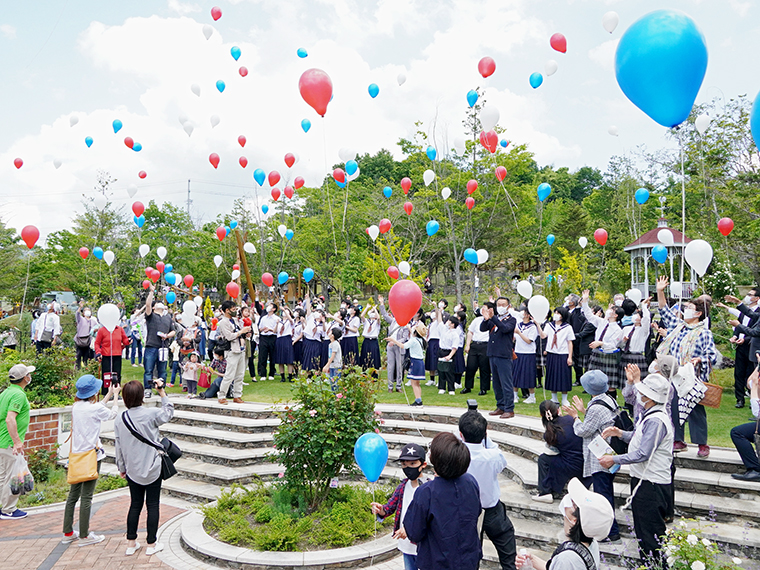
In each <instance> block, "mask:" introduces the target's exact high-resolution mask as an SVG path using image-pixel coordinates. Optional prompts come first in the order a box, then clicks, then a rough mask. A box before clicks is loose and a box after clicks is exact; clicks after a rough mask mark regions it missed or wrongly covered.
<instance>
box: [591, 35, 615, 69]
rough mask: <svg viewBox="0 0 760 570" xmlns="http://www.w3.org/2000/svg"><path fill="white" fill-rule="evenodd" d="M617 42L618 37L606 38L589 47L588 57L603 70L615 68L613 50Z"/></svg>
mask: <svg viewBox="0 0 760 570" xmlns="http://www.w3.org/2000/svg"><path fill="white" fill-rule="evenodd" d="M619 42H620V39H619V38H618V39H614V40H608V41H606V42H604V43H601V44H599V45H598V46H596V47H594V48H591V49H590V50H588V57H589V59H590V60H591V61H593V62H594V63H596V64H597V65H599V66H601V67H602V68H603V69H605V70H608V71H610V70H613V69H615V51H616V50H617V46H618V43H619Z"/></svg>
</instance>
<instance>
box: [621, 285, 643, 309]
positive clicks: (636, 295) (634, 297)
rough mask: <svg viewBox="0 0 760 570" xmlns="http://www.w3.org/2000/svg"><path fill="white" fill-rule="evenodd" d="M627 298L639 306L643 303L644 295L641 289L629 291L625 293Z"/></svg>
mask: <svg viewBox="0 0 760 570" xmlns="http://www.w3.org/2000/svg"><path fill="white" fill-rule="evenodd" d="M625 296H626V297H627V298H628V299H630V300H631V301H633V302H634V303H636V304H637V305H638V304H639V303H641V299H642V295H641V291H640V290H639V289H628V291H626V292H625Z"/></svg>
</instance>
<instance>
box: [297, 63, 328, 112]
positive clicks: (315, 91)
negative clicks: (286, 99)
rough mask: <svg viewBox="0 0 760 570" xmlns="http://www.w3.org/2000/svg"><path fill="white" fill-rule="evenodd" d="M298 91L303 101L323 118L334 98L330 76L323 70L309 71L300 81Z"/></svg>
mask: <svg viewBox="0 0 760 570" xmlns="http://www.w3.org/2000/svg"><path fill="white" fill-rule="evenodd" d="M298 90H299V91H300V92H301V97H303V100H304V101H306V103H307V104H309V105H310V106H311V107H312V108H313V109H314V110H315V111H316V112H317V114H318V115H321V116H322V117H324V116H325V113H327V104H328V103H329V102H330V99H331V98H332V90H333V85H332V81H331V80H330V76H329V75H327V74H326V73H325V72H324V71H322V70H321V69H307V70H306V71H304V72H303V73H302V74H301V78H300V79H299V80H298Z"/></svg>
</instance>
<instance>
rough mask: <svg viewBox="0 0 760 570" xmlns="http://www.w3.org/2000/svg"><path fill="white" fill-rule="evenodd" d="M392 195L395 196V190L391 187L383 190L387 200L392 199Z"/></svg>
mask: <svg viewBox="0 0 760 570" xmlns="http://www.w3.org/2000/svg"><path fill="white" fill-rule="evenodd" d="M392 195H393V188H391V187H390V186H386V187H385V188H383V196H385V197H386V198H390V197H391V196H392Z"/></svg>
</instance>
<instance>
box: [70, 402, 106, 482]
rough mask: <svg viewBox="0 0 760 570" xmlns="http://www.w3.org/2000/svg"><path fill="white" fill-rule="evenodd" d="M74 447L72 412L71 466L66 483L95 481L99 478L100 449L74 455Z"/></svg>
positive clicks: (72, 413) (72, 415) (72, 417)
mask: <svg viewBox="0 0 760 570" xmlns="http://www.w3.org/2000/svg"><path fill="white" fill-rule="evenodd" d="M73 446H74V412H73V411H72V412H71V433H70V434H69V466H68V469H67V470H66V482H67V483H68V484H69V485H76V484H77V483H84V482H85V481H94V480H95V479H97V478H98V448H97V447H93V448H92V449H90V450H89V451H82V452H80V453H72V452H71V450H72V449H73Z"/></svg>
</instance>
